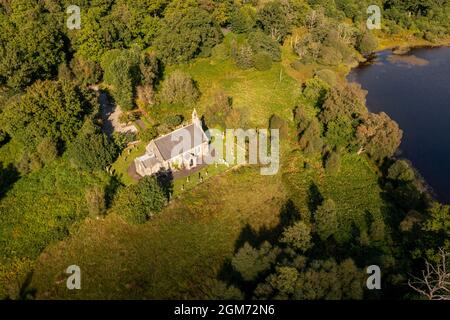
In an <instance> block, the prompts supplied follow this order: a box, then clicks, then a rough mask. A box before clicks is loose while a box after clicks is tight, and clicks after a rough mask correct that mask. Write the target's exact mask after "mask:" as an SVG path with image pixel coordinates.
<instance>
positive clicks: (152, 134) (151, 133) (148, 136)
mask: <svg viewBox="0 0 450 320" xmlns="http://www.w3.org/2000/svg"><path fill="white" fill-rule="evenodd" d="M157 136H158V129H157V128H156V127H155V126H153V127H150V128H146V129H145V130H143V131H141V132H140V133H139V137H140V138H141V140H143V141H144V142H150V141H151V140H153V139H154V138H156V137H157Z"/></svg>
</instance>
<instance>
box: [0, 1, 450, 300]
mask: <svg viewBox="0 0 450 320" xmlns="http://www.w3.org/2000/svg"><path fill="white" fill-rule="evenodd" d="M71 5H72V6H73V5H75V6H78V7H79V8H80V18H81V24H80V26H79V28H69V27H68V23H67V21H68V19H69V18H70V17H71V14H69V13H67V11H66V10H67V8H68V7H69V6H71ZM369 5H378V6H379V7H380V8H381V12H382V25H381V29H379V30H369V29H368V28H367V24H366V21H367V19H368V17H369V15H368V13H367V8H368V6H369ZM0 29H1V32H0V299H142V298H145V299H295V300H303V299H306V300H312V299H332V300H340V299H408V300H409V299H450V294H449V290H450V284H449V278H450V274H448V273H447V274H442V268H440V267H443V269H444V270H445V266H446V264H447V268H448V259H447V260H446V259H445V258H446V257H448V255H449V254H450V206H449V205H447V204H442V203H439V202H438V201H436V200H435V199H434V198H433V196H432V194H430V193H429V192H428V190H427V187H426V184H425V183H424V181H423V179H422V178H421V176H420V173H419V172H417V170H416V169H415V168H414V167H413V166H412V165H411V163H410V162H409V161H408V159H404V158H402V157H400V156H398V153H397V150H398V147H399V145H400V143H401V141H402V135H403V132H402V129H401V128H400V127H399V125H398V124H397V123H396V122H395V121H394V120H392V119H391V118H390V117H389V116H388V115H387V114H386V113H383V112H382V113H371V112H370V111H369V110H368V109H367V106H366V95H367V92H366V91H365V90H363V89H362V88H361V86H360V85H358V84H356V83H350V82H348V81H347V79H346V75H347V74H348V72H349V71H350V70H351V68H353V67H356V66H357V65H358V64H359V63H362V62H364V61H367V59H370V57H371V56H372V55H373V53H374V52H376V51H379V50H382V49H386V48H404V47H410V46H419V45H427V46H438V45H448V44H450V1H448V0H421V1H419V0H371V1H369V0H114V1H110V0H62V1H58V0H0ZM101 95H105V96H107V97H108V99H109V100H110V101H111V103H113V104H114V105H117V106H120V109H121V111H122V113H121V115H120V118H119V121H120V123H122V124H125V125H130V124H133V125H135V126H136V127H137V128H138V130H137V132H135V133H121V132H114V133H112V134H110V133H108V132H106V131H105V130H104V127H105V119H104V116H103V115H102V109H103V108H104V105H102V103H101V99H100V97H101ZM194 107H195V109H196V110H197V112H198V113H199V114H200V115H201V118H202V122H203V125H204V127H205V128H220V129H225V128H271V129H279V131H280V138H281V150H280V153H281V154H280V170H279V172H278V173H277V174H276V175H274V176H270V177H268V176H261V175H260V174H259V168H257V167H256V168H255V167H254V166H250V165H249V166H242V167H236V168H222V167H221V166H214V165H211V166H210V167H208V168H207V169H204V170H203V171H201V172H200V173H198V174H197V173H195V174H193V175H192V176H191V177H188V178H185V179H180V180H173V179H162V178H161V177H156V176H146V177H144V178H142V179H140V180H139V181H136V180H133V179H132V178H131V177H130V176H129V175H128V172H127V169H128V168H129V165H130V163H131V162H132V160H133V157H136V156H138V155H140V154H142V152H143V151H144V149H145V146H146V144H147V143H148V142H150V141H151V140H152V139H154V138H156V137H158V136H160V135H163V134H166V133H168V132H171V131H172V130H174V129H175V128H178V127H179V126H180V125H183V124H185V123H186V122H187V121H188V120H189V118H190V115H191V112H192V110H193V108H194ZM136 141H137V144H134V143H135V142H136ZM200 176H201V179H200ZM73 264H75V265H79V266H80V267H81V270H83V272H84V275H83V281H84V282H83V289H82V290H75V291H76V292H73V291H72V292H71V291H69V290H67V288H66V286H65V279H66V278H67V275H66V274H65V270H66V268H67V267H68V266H70V265H73ZM370 265H377V266H379V267H380V269H381V270H382V278H381V281H382V285H381V288H382V290H369V289H368V288H367V287H366V279H367V276H368V274H367V272H366V268H367V267H368V266H370ZM430 266H433V267H434V268H432V270H434V271H433V272H431V273H428V274H426V273H424V271H425V270H430ZM442 277H443V279H444V280H445V279H446V280H445V281H443V282H442V281H438V280H439V279H441V278H442ZM430 283H432V286H431V287H430V286H429V284H430ZM442 283H443V284H442Z"/></svg>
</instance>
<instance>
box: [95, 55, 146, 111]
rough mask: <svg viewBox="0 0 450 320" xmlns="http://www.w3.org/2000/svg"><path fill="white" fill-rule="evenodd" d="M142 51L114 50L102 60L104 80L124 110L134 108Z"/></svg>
mask: <svg viewBox="0 0 450 320" xmlns="http://www.w3.org/2000/svg"><path fill="white" fill-rule="evenodd" d="M139 63H140V50H139V49H138V48H136V47H133V48H132V49H129V50H112V51H109V52H107V53H106V54H105V55H104V56H103V58H102V67H103V69H104V70H105V74H104V80H105V82H106V83H107V84H109V85H111V86H112V96H113V98H114V100H115V101H116V103H117V104H118V105H119V106H120V108H121V109H122V110H125V111H128V110H131V109H133V108H134V96H135V87H136V85H137V83H138V82H139V78H140V72H139Z"/></svg>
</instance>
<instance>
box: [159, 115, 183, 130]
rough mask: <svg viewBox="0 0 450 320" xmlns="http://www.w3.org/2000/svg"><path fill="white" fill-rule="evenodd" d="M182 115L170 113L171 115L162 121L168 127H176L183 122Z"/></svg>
mask: <svg viewBox="0 0 450 320" xmlns="http://www.w3.org/2000/svg"><path fill="white" fill-rule="evenodd" d="M183 120H184V117H183V116H182V115H179V114H177V115H172V116H168V117H166V119H165V120H164V122H165V123H166V124H167V125H168V126H169V127H170V128H176V127H178V126H179V125H180V124H182V123H183Z"/></svg>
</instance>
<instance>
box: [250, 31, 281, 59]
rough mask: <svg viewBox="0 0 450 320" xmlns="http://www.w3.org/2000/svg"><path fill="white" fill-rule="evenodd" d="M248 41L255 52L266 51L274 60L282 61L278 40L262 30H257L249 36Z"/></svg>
mask: <svg viewBox="0 0 450 320" xmlns="http://www.w3.org/2000/svg"><path fill="white" fill-rule="evenodd" d="M248 43H249V45H250V47H251V48H252V50H253V52H257V53H259V52H264V53H266V54H268V55H269V56H270V58H271V59H272V60H273V61H281V50H280V45H279V44H278V42H277V41H275V40H273V39H272V38H271V37H269V36H268V35H266V34H265V33H263V32H261V31H255V32H252V33H250V35H249V36H248Z"/></svg>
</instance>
